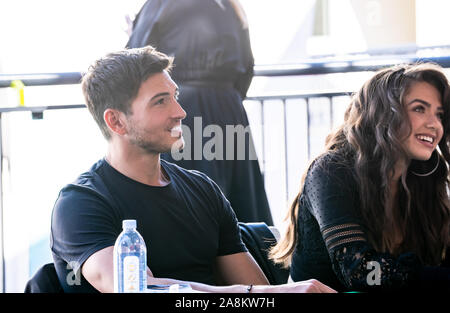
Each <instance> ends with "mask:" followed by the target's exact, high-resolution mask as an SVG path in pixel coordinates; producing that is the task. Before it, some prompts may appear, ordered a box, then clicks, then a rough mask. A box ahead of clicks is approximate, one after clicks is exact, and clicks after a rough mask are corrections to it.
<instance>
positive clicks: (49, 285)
mask: <svg viewBox="0 0 450 313" xmlns="http://www.w3.org/2000/svg"><path fill="white" fill-rule="evenodd" d="M62 292H64V290H63V288H62V286H61V284H60V283H59V280H58V275H57V274H56V270H55V265H54V264H53V263H48V264H45V265H44V266H42V267H41V268H40V269H39V270H38V271H37V272H36V274H34V275H33V277H32V278H31V279H30V280H29V281H28V282H27V284H26V286H25V293H62Z"/></svg>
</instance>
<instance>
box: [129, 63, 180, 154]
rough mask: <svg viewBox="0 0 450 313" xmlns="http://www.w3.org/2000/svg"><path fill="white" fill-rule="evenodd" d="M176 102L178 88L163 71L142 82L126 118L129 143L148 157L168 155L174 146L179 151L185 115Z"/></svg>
mask: <svg viewBox="0 0 450 313" xmlns="http://www.w3.org/2000/svg"><path fill="white" fill-rule="evenodd" d="M177 98H178V87H177V85H176V84H175V83H174V81H173V80H172V79H171V78H170V76H169V74H168V73H167V72H166V71H163V72H162V73H157V74H154V75H152V76H150V77H149V78H148V79H147V80H146V81H145V82H143V83H142V85H141V87H140V88H139V91H138V95H137V97H136V99H135V100H134V101H133V103H132V104H131V113H130V114H129V115H127V116H126V120H127V134H126V136H127V137H128V139H129V142H130V143H131V144H133V145H135V146H136V147H138V148H141V149H142V150H144V151H146V152H148V153H163V152H168V151H170V150H171V148H172V145H174V144H175V145H177V146H178V148H182V146H183V145H184V141H183V137H182V132H181V120H183V119H184V118H185V117H186V112H185V111H184V110H183V109H182V108H181V106H180V104H179V103H178V101H177Z"/></svg>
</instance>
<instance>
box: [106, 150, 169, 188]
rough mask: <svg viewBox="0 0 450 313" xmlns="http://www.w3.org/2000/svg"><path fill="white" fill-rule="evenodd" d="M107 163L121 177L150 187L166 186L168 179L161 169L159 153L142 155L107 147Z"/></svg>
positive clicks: (136, 152)
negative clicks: (123, 176) (121, 175)
mask: <svg viewBox="0 0 450 313" xmlns="http://www.w3.org/2000/svg"><path fill="white" fill-rule="evenodd" d="M106 160H107V161H108V163H109V164H110V165H111V166H112V167H113V168H115V169H116V170H117V171H119V172H120V173H122V174H123V175H125V176H127V177H129V178H131V179H133V180H135V181H138V182H140V183H142V184H146V185H150V186H166V185H167V184H168V183H169V179H168V178H166V177H165V175H164V173H163V172H162V171H163V170H162V169H161V162H160V157H159V153H155V154H150V153H142V152H140V151H139V152H138V151H136V150H127V149H123V148H121V147H116V146H114V145H111V144H110V145H109V147H108V152H107V155H106Z"/></svg>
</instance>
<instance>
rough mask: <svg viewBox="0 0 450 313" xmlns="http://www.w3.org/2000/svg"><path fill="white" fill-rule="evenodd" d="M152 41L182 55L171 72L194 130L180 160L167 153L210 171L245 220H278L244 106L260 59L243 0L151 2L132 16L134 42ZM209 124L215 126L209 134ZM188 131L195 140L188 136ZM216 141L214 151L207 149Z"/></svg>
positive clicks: (188, 124) (131, 43)
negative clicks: (256, 57)
mask: <svg viewBox="0 0 450 313" xmlns="http://www.w3.org/2000/svg"><path fill="white" fill-rule="evenodd" d="M146 45H152V46H155V47H156V48H157V49H158V50H159V51H161V52H163V53H165V54H168V55H170V56H173V57H175V67H174V69H173V72H172V77H173V79H174V81H175V82H176V83H177V84H178V86H179V87H180V99H179V102H180V104H181V105H182V106H183V109H184V110H185V111H186V112H187V117H186V119H185V120H184V121H183V124H184V125H186V127H187V128H188V129H189V130H190V132H186V131H185V132H184V136H185V142H186V146H185V150H184V151H183V156H182V158H181V160H180V159H179V157H175V156H174V155H173V154H165V155H163V156H162V157H163V158H164V159H166V160H167V161H169V162H173V163H176V164H178V165H180V166H182V167H184V168H187V169H195V170H199V171H201V172H204V173H205V174H207V175H208V176H209V177H211V178H212V179H213V180H214V181H215V182H216V183H217V184H218V185H219V186H220V188H221V190H222V192H223V193H224V195H225V196H226V197H227V199H228V200H229V201H230V202H231V205H232V207H233V209H234V211H235V212H236V215H237V218H238V220H239V221H241V222H266V224H268V225H273V221H272V216H271V213H270V208H269V204H268V201H267V196H266V192H265V189H264V181H263V177H262V175H261V171H260V168H259V164H258V160H257V158H256V153H255V152H254V151H255V150H254V146H253V142H252V136H251V133H250V129H249V122H248V118H247V114H246V112H245V109H244V106H243V105H242V100H243V99H244V98H245V96H246V93H247V90H248V88H249V86H250V83H251V80H252V78H253V66H254V59H253V54H252V50H251V46H250V39H249V31H248V23H247V19H246V16H245V13H244V11H243V9H242V7H241V5H240V4H239V2H238V1H237V0H222V1H219V0H166V1H160V0H148V1H147V2H145V4H144V5H143V7H142V8H141V10H140V12H139V13H138V15H137V16H136V18H135V20H134V22H133V30H132V33H131V36H130V39H129V41H128V43H127V47H128V48H137V47H143V46H146ZM208 126H212V127H210V128H209V129H210V130H212V131H211V132H209V134H205V133H207V132H206V128H205V127H208ZM217 127H219V129H218V128H217ZM199 130H201V136H200V137H199V134H198V131H199ZM218 130H219V131H220V132H221V134H220V136H219V135H218V134H217V132H218ZM227 130H228V133H227ZM230 130H233V131H230ZM243 130H244V131H243ZM187 133H190V137H191V138H186V136H187ZM213 134H214V136H213ZM208 136H209V137H212V138H209V137H208ZM205 137H206V138H205ZM200 141H201V142H200ZM205 143H206V145H205ZM212 147H214V149H211V152H212V154H210V155H206V154H207V153H205V151H206V150H207V148H212ZM242 152H245V155H244V154H243V153H242Z"/></svg>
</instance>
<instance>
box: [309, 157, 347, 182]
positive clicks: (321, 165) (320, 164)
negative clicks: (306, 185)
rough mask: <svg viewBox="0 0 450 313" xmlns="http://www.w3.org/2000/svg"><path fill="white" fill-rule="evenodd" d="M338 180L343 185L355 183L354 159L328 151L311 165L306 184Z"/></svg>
mask: <svg viewBox="0 0 450 313" xmlns="http://www.w3.org/2000/svg"><path fill="white" fill-rule="evenodd" d="M323 180H326V181H329V180H338V181H339V182H340V183H342V184H347V183H351V182H353V181H354V174H353V159H352V158H351V157H350V156H347V155H345V154H343V153H341V152H338V151H327V152H325V153H323V154H321V155H319V156H318V157H317V158H316V159H314V161H313V162H312V163H311V165H310V167H309V169H308V173H307V175H306V182H308V181H309V182H311V181H314V182H317V181H323Z"/></svg>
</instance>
